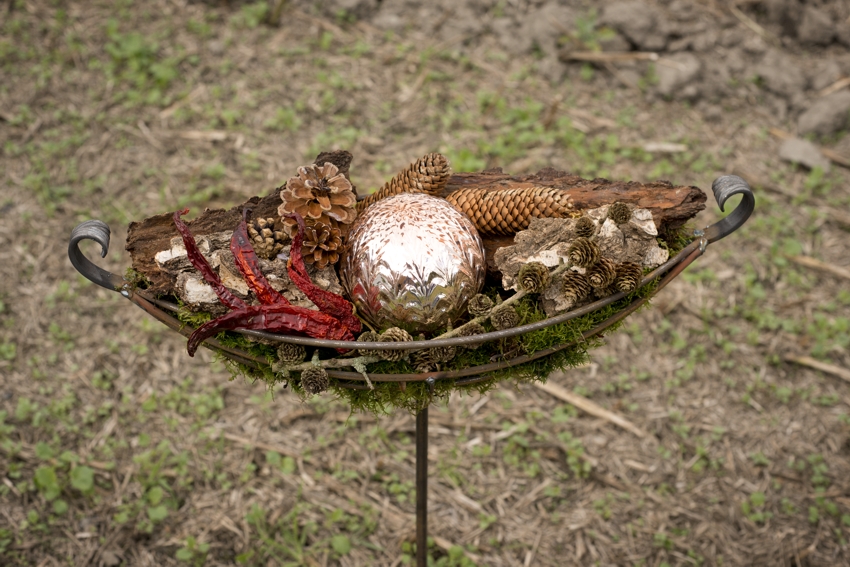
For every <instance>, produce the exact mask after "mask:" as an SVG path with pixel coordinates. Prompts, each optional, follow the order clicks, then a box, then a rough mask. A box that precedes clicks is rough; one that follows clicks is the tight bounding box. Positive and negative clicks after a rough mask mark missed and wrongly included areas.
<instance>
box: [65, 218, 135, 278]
mask: <svg viewBox="0 0 850 567" xmlns="http://www.w3.org/2000/svg"><path fill="white" fill-rule="evenodd" d="M83 240H93V241H94V242H97V243H98V244H100V257H101V258H105V257H106V253H107V252H108V251H109V226H107V224H106V223H105V222H103V221H99V220H90V221H85V222H83V223H80V224H78V225H77V227H76V228H75V229H74V230H73V231H71V240H70V241H69V242H68V258H70V260H71V264H73V265H74V268H76V269H77V271H78V272H80V273H81V274H82V275H83V276H85V278H86V279H88V280H89V281H91V282H92V283H95V284H97V285H99V286H100V287H105V288H106V289H108V290H112V291H116V290H118V289H119V288H121V287H122V286H123V285H124V283H125V282H124V279H123V278H121V277H120V276H116V275H115V274H112V273H110V272H107V271H106V270H103V269H101V268H98V267H97V266H95V265H94V264H93V263H92V262H91V261H90V260H89V259H88V258H86V256H85V254H83V253H82V252H81V251H80V242H81V241H83Z"/></svg>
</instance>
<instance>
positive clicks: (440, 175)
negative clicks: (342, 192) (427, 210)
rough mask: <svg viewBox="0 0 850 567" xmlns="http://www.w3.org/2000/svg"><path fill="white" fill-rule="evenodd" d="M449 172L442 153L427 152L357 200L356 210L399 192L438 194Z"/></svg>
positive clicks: (450, 171)
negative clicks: (381, 185)
mask: <svg viewBox="0 0 850 567" xmlns="http://www.w3.org/2000/svg"><path fill="white" fill-rule="evenodd" d="M451 174H452V170H451V166H450V165H449V160H447V159H446V157H445V156H444V155H442V154H428V155H426V156H424V157H421V158H419V159H418V160H416V161H415V162H413V163H411V164H410V165H408V166H407V167H405V168H404V169H402V170H401V171H400V172H399V173H397V174H396V176H395V177H393V178H392V179H390V180H389V181H387V182H386V183H385V184H384V186H383V187H381V188H380V189H378V190H377V191H375V192H374V193H372V194H371V195H369V196H368V197H366V198H365V199H363V200H362V201H358V203H357V210H358V211H362V210H364V209H366V207H368V206H369V205H372V204H373V203H375V202H376V201H380V200H381V199H385V198H386V197H392V196H393V195H399V194H401V193H427V194H429V195H439V194H440V192H441V191H442V190H443V188H444V187H445V186H446V182H447V181H448V180H449V177H450V176H451Z"/></svg>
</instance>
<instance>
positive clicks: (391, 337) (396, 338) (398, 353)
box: [378, 327, 413, 362]
mask: <svg viewBox="0 0 850 567" xmlns="http://www.w3.org/2000/svg"><path fill="white" fill-rule="evenodd" d="M412 340H413V337H412V336H410V333H408V332H407V331H405V330H404V329H401V328H399V327H390V328H389V329H387V330H386V331H384V332H383V333H381V341H383V342H389V341H392V342H395V343H405V342H408V341H412ZM378 352H379V353H380V354H379V355H378V356H380V357H381V358H383V359H384V360H389V361H390V362H396V361H399V360H401V359H403V358H406V357H407V355H408V351H406V350H381V351H378Z"/></svg>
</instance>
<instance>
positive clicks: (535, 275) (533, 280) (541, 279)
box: [518, 262, 552, 293]
mask: <svg viewBox="0 0 850 567" xmlns="http://www.w3.org/2000/svg"><path fill="white" fill-rule="evenodd" d="M518 279H519V285H520V286H522V289H524V290H525V291H527V292H528V293H540V292H542V291H543V290H544V289H546V288H547V287H549V282H550V281H551V280H552V278H551V276H550V275H549V268H547V267H546V266H544V265H543V264H541V263H540V262H529V263H527V264H523V265H522V267H521V268H520V269H519V276H518Z"/></svg>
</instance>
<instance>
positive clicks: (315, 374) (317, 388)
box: [301, 366, 330, 395]
mask: <svg viewBox="0 0 850 567" xmlns="http://www.w3.org/2000/svg"><path fill="white" fill-rule="evenodd" d="M328 386H330V380H329V379H328V373H327V371H326V370H325V369H324V368H320V367H318V366H314V367H312V368H308V369H307V370H304V371H302V372H301V387H302V388H304V391H305V392H307V393H308V394H310V395H316V394H321V393H322V392H324V391H325V390H327V389H328Z"/></svg>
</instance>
